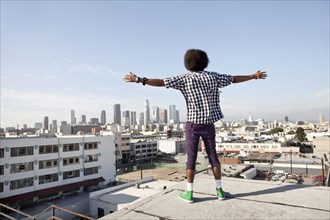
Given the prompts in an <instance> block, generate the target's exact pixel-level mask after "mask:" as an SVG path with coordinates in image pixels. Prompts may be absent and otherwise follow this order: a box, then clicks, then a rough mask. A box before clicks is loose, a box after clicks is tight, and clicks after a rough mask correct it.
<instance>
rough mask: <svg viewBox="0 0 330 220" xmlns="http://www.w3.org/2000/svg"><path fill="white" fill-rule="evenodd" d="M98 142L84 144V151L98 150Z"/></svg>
mask: <svg viewBox="0 0 330 220" xmlns="http://www.w3.org/2000/svg"><path fill="white" fill-rule="evenodd" d="M97 148H98V146H97V142H89V143H85V144H84V149H85V150H92V149H97Z"/></svg>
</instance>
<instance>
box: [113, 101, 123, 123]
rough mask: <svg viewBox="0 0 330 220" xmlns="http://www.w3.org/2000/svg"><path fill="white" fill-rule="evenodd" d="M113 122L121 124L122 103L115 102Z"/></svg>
mask: <svg viewBox="0 0 330 220" xmlns="http://www.w3.org/2000/svg"><path fill="white" fill-rule="evenodd" d="M113 123H114V124H118V125H121V110H120V104H115V105H114V106H113Z"/></svg>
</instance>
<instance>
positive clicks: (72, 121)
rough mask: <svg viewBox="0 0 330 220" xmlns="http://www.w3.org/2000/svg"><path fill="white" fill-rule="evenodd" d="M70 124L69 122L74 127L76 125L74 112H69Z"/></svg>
mask: <svg viewBox="0 0 330 220" xmlns="http://www.w3.org/2000/svg"><path fill="white" fill-rule="evenodd" d="M70 113H71V114H70V122H71V125H75V124H76V115H75V111H74V110H71V112H70Z"/></svg>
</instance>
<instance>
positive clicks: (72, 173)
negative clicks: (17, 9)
mask: <svg viewBox="0 0 330 220" xmlns="http://www.w3.org/2000/svg"><path fill="white" fill-rule="evenodd" d="M76 177H80V171H79V170H70V171H66V172H63V179H64V180H66V179H71V178H76Z"/></svg>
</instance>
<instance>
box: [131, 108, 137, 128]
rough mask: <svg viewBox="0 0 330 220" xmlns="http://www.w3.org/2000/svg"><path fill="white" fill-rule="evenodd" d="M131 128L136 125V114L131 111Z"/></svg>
mask: <svg viewBox="0 0 330 220" xmlns="http://www.w3.org/2000/svg"><path fill="white" fill-rule="evenodd" d="M130 125H131V126H134V125H136V112H134V111H132V112H131V123H130Z"/></svg>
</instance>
